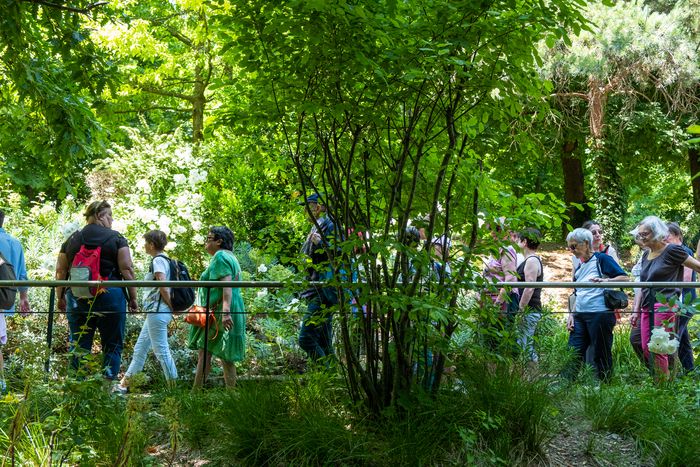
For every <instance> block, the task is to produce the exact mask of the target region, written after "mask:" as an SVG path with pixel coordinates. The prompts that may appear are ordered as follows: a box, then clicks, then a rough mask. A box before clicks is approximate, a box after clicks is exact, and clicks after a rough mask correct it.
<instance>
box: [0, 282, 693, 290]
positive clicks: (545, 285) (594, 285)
mask: <svg viewBox="0 0 700 467" xmlns="http://www.w3.org/2000/svg"><path fill="white" fill-rule="evenodd" d="M357 284H358V282H330V283H329V282H319V281H309V282H305V281H293V282H279V281H70V280H67V281H57V280H45V281H33V280H25V281H0V287H70V286H78V287H100V286H102V287H214V288H220V287H235V288H240V289H255V288H258V289H282V288H286V287H315V286H320V287H328V286H331V287H332V286H335V285H343V286H347V287H350V286H353V285H357ZM359 284H362V282H359ZM447 285H448V286H450V287H454V286H462V287H463V288H473V287H474V286H477V285H478V286H481V287H499V288H500V287H512V288H519V289H522V288H537V289H540V288H542V289H620V288H622V289H644V288H678V289H681V288H682V289H692V288H700V282H678V281H676V282H485V283H482V284H477V283H476V282H474V281H469V282H467V281H463V282H450V283H448V284H447Z"/></svg>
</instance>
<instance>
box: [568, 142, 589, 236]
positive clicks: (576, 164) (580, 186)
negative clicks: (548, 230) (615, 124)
mask: <svg viewBox="0 0 700 467" xmlns="http://www.w3.org/2000/svg"><path fill="white" fill-rule="evenodd" d="M577 148H578V141H576V140H568V141H565V142H564V144H562V146H561V154H560V156H561V157H560V158H561V169H562V173H563V175H564V202H565V203H566V205H567V211H566V215H567V216H569V223H570V224H571V225H572V226H574V227H579V226H580V225H581V224H583V223H584V222H585V221H586V220H587V219H589V218H590V216H591V208H590V207H589V206H588V200H587V199H586V193H585V190H584V187H585V185H584V176H583V164H582V163H581V158H580V157H579V156H578V154H576V149H577ZM571 203H576V204H580V205H582V206H583V211H581V210H580V209H578V208H576V207H574V206H571ZM562 229H563V230H562V233H563V235H566V234H567V233H568V227H567V226H566V224H564V225H562Z"/></svg>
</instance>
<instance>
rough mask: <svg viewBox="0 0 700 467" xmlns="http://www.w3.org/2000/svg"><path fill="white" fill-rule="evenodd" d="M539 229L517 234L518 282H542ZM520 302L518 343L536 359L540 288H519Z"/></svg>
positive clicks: (532, 358)
mask: <svg viewBox="0 0 700 467" xmlns="http://www.w3.org/2000/svg"><path fill="white" fill-rule="evenodd" d="M540 237H541V234H540V231H539V230H537V229H525V230H523V231H522V232H520V234H518V245H519V246H520V248H521V249H522V251H523V261H522V263H520V265H519V266H518V269H517V271H516V272H517V276H518V282H542V280H543V279H544V270H543V268H542V260H541V259H540V257H539V256H538V255H537V249H538V248H539V246H540ZM518 290H519V292H520V302H519V306H518V312H519V314H520V316H521V321H520V324H519V332H518V345H519V346H520V348H521V350H522V351H523V352H524V353H525V355H526V357H527V358H528V359H529V360H530V361H533V362H536V361H537V353H536V352H535V345H534V336H535V330H536V329H537V323H538V322H539V321H540V318H541V317H542V299H541V298H540V294H541V293H542V288H533V287H527V288H520V289H518Z"/></svg>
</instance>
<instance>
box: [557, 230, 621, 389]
mask: <svg viewBox="0 0 700 467" xmlns="http://www.w3.org/2000/svg"><path fill="white" fill-rule="evenodd" d="M566 243H567V245H568V247H569V250H570V251H571V252H572V254H574V255H575V256H576V257H578V258H580V259H581V265H580V266H579V267H578V269H576V271H575V272H574V282H616V281H617V282H620V281H626V280H627V275H626V274H625V272H624V271H623V270H622V269H621V268H620V266H619V265H618V264H617V263H616V262H615V260H613V259H612V258H611V257H610V256H609V255H607V254H605V253H601V252H595V251H594V250H593V235H592V234H591V232H590V231H589V230H588V229H583V228H578V229H574V230H573V231H572V232H571V233H569V235H568V236H567V237H566ZM604 290H605V289H598V288H576V289H575V293H576V307H575V309H574V311H573V313H570V314H569V316H568V317H567V323H566V327H567V329H568V330H569V332H570V334H569V347H570V348H572V349H573V350H574V352H575V353H576V357H575V359H574V360H573V361H572V362H571V363H570V364H569V365H567V367H566V368H565V369H564V371H563V372H562V375H563V376H564V377H566V378H568V379H575V378H576V377H577V376H578V373H579V370H580V368H581V366H582V365H583V363H584V362H585V361H586V352H587V351H588V349H589V348H591V349H592V365H593V367H594V369H595V374H596V377H597V378H598V379H600V380H603V381H605V380H608V379H609V378H610V376H611V375H612V364H613V360H612V343H613V328H614V327H615V322H616V319H615V314H614V313H613V310H612V309H610V307H608V305H607V304H606V303H605V297H604Z"/></svg>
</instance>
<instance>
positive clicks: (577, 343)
mask: <svg viewBox="0 0 700 467" xmlns="http://www.w3.org/2000/svg"><path fill="white" fill-rule="evenodd" d="M615 323H616V320H615V314H614V313H613V312H612V311H603V312H592V313H574V330H573V331H571V333H570V334H569V347H570V348H573V349H574V351H575V353H576V357H575V359H574V360H573V361H572V362H571V363H570V364H569V365H567V367H566V368H565V369H564V371H563V372H562V375H563V376H565V377H566V378H569V379H572V380H573V379H575V378H576V376H578V372H579V370H580V369H581V366H582V365H583V363H584V362H585V361H586V351H587V350H588V349H589V348H592V349H593V367H594V369H595V373H596V376H597V377H598V379H600V380H607V379H609V378H610V376H611V375H612V366H613V360H612V343H613V328H614V327H615Z"/></svg>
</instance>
